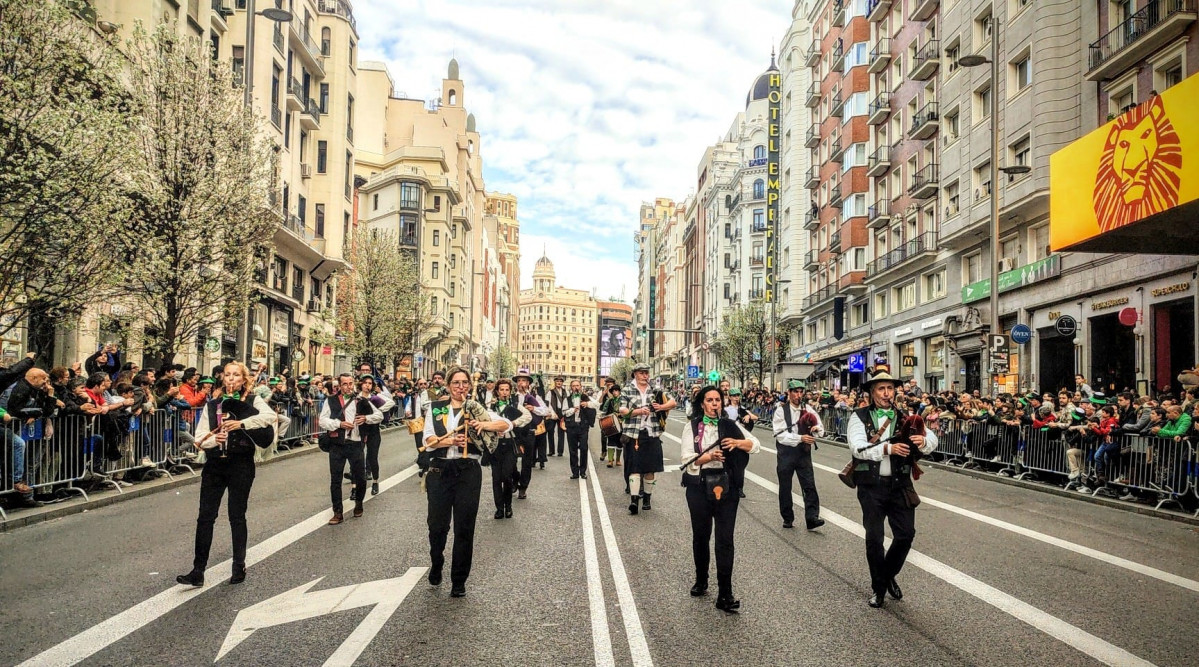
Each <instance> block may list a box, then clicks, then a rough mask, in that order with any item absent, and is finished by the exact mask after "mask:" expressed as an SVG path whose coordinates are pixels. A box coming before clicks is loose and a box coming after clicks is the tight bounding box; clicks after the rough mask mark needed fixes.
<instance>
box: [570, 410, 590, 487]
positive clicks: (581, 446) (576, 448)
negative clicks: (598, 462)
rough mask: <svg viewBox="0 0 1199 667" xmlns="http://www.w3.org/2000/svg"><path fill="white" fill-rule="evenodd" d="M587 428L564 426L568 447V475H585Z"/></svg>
mask: <svg viewBox="0 0 1199 667" xmlns="http://www.w3.org/2000/svg"><path fill="white" fill-rule="evenodd" d="M587 430H588V428H587V426H586V425H584V424H581V423H580V424H579V425H578V426H576V425H574V424H573V423H568V424H567V425H566V440H567V442H568V444H569V447H570V474H572V475H578V474H580V473H581V474H584V475H586V474H587Z"/></svg>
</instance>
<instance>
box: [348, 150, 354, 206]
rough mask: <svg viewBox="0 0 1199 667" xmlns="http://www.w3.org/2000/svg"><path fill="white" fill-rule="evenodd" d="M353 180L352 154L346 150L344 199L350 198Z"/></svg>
mask: <svg viewBox="0 0 1199 667" xmlns="http://www.w3.org/2000/svg"><path fill="white" fill-rule="evenodd" d="M353 182H354V154H353V153H351V152H350V151H346V199H349V198H350V188H351V187H352V184H353Z"/></svg>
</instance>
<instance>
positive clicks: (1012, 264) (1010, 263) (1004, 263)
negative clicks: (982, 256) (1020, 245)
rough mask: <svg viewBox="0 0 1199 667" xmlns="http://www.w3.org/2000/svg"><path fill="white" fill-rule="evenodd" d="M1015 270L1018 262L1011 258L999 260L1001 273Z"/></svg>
mask: <svg viewBox="0 0 1199 667" xmlns="http://www.w3.org/2000/svg"><path fill="white" fill-rule="evenodd" d="M1014 268H1016V260H1014V259H1012V258H1011V257H1004V258H1003V259H1001V260H999V272H1000V273H1003V272H1005V271H1011V270H1012V269H1014Z"/></svg>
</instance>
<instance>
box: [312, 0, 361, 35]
mask: <svg viewBox="0 0 1199 667" xmlns="http://www.w3.org/2000/svg"><path fill="white" fill-rule="evenodd" d="M316 8H317V11H321V12H324V13H326V14H337V15H338V16H340V17H342V18H344V19H345V20H347V21H349V22H350V27H352V28H354V29H355V30H357V29H358V23H357V22H356V21H355V20H354V10H353V9H352V8H351V7H350V3H349V2H347V0H320V1H319V2H317V5H316Z"/></svg>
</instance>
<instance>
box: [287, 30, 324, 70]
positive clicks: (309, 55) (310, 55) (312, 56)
mask: <svg viewBox="0 0 1199 667" xmlns="http://www.w3.org/2000/svg"><path fill="white" fill-rule="evenodd" d="M289 26H290V28H291V39H292V42H293V45H292V50H293V51H295V53H296V55H297V56H299V57H300V59H301V60H303V61H304V63H305V64H306V65H308V66H309V67H310V68H312V70H313V71H315V72H316V73H317V74H318V75H319V76H320V78H324V76H325V63H324V61H323V60H322V58H321V47H320V46H318V45H317V43H316V40H314V39H312V35H309V34H308V29H307V28H306V27H305V26H304V24H303V23H301V22H300V17H299V16H298V15H293V16H292V19H291V23H290V24H289Z"/></svg>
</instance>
